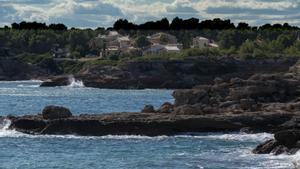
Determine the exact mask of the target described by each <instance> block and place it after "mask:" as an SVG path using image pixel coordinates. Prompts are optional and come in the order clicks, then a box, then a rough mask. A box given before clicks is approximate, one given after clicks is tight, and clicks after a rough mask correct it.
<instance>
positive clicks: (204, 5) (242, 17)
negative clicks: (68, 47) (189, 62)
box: [0, 0, 300, 27]
mask: <svg viewBox="0 0 300 169" xmlns="http://www.w3.org/2000/svg"><path fill="white" fill-rule="evenodd" d="M299 4H300V0H274V1H271V0H153V1H149V0H40V1H36V0H0V14H1V16H0V23H1V24H3V23H8V22H15V21H21V20H29V21H43V22H53V21H60V22H67V23H68V24H69V26H74V25H76V26H77V25H78V24H81V25H82V27H89V26H91V27H93V26H95V25H98V26H101V25H102V26H111V25H112V23H113V22H114V21H115V20H116V19H118V18H126V19H129V20H131V21H133V22H137V23H141V22H144V21H146V20H149V19H160V18H162V17H168V18H169V19H171V18H173V17H175V16H179V17H183V18H188V17H198V18H200V19H211V18H214V17H221V18H227V19H230V18H232V19H233V21H234V22H239V21H247V22H249V23H251V24H257V23H262V22H267V21H269V22H271V23H276V22H280V23H281V22H284V19H286V20H287V21H290V22H291V23H298V21H296V19H298V18H300V14H299V12H298V11H300V10H299V9H300V6H299ZM1 8H3V9H4V8H12V9H13V10H14V11H13V12H12V11H10V12H6V13H5V12H3V11H4V10H3V11H2V12H1ZM211 9H213V10H211ZM224 11H225V12H224ZM293 18H294V19H293ZM76 22H78V23H76Z"/></svg>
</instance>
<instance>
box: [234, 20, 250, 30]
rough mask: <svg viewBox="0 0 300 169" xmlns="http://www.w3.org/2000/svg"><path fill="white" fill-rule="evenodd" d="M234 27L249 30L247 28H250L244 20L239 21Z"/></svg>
mask: <svg viewBox="0 0 300 169" xmlns="http://www.w3.org/2000/svg"><path fill="white" fill-rule="evenodd" d="M236 28H237V29H239V30H249V29H251V27H250V26H249V24H247V23H245V22H240V23H239V24H238V26H237V27H236Z"/></svg>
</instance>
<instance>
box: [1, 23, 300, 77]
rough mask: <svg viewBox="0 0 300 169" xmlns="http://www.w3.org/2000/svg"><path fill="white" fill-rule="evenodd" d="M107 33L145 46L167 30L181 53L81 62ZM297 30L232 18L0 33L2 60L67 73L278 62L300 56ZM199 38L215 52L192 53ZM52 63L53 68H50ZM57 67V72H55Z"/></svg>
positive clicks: (29, 27)
mask: <svg viewBox="0 0 300 169" xmlns="http://www.w3.org/2000/svg"><path fill="white" fill-rule="evenodd" d="M109 30H118V31H119V33H121V34H128V35H129V36H130V37H132V38H133V39H135V42H136V43H138V44H137V46H139V47H141V48H143V47H144V46H147V45H148V42H147V41H146V40H145V37H146V36H148V35H151V34H153V33H156V32H166V33H169V34H171V35H174V36H176V38H177V39H178V42H179V43H182V44H183V50H182V51H181V52H179V53H167V52H166V53H159V54H145V55H143V56H137V55H133V54H124V55H113V56H110V57H107V58H102V59H101V60H97V59H82V58H85V57H86V56H87V55H89V54H95V53H99V50H100V49H99V48H101V46H103V45H101V43H100V42H99V43H97V44H98V45H96V46H95V45H93V43H92V42H94V39H95V37H97V36H98V35H99V34H105V33H107V31H109ZM299 31H300V29H299V28H298V27H294V26H290V25H289V24H283V25H281V24H274V25H271V24H265V25H262V26H260V27H252V26H249V24H247V23H239V24H237V25H235V24H233V23H232V22H231V21H230V20H222V19H213V20H205V21H201V22H200V21H199V19H196V18H191V19H186V20H183V19H180V18H175V19H174V20H173V21H172V22H169V21H168V20H167V19H165V18H164V19H162V20H159V21H150V22H146V23H143V24H140V25H137V24H134V23H131V22H129V21H127V20H124V19H120V20H118V21H116V22H115V24H114V25H113V28H107V29H104V28H97V29H94V30H92V29H76V28H71V29H68V28H67V27H66V26H65V25H63V24H50V25H46V24H44V23H36V22H21V23H13V24H12V25H11V26H10V27H9V26H5V27H3V28H1V29H0V56H2V57H3V56H5V57H16V56H17V57H18V58H21V59H22V60H23V61H25V62H27V63H30V64H34V65H45V63H54V62H55V63H56V64H58V66H57V67H58V68H57V70H56V71H55V72H58V73H59V72H60V73H68V72H72V71H76V70H78V69H80V67H82V66H83V65H95V64H99V65H116V64H119V63H123V62H125V61H128V60H153V59H170V60H172V59H183V58H187V57H193V56H208V57H220V56H234V57H239V58H279V57H291V56H292V57H298V56H300V41H299V36H300V35H299ZM196 36H203V37H207V38H209V39H213V40H215V41H216V43H217V44H219V48H205V49H190V47H191V44H192V39H193V37H196ZM53 48H60V49H67V53H69V54H68V55H67V58H69V59H70V60H66V59H65V60H64V61H57V60H55V59H54V56H53V54H52V51H53ZM50 65H54V64H50ZM55 69H56V68H55Z"/></svg>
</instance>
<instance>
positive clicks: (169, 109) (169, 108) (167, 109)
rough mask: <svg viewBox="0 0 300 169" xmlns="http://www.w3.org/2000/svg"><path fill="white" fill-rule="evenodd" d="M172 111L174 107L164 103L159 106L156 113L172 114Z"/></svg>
mask: <svg viewBox="0 0 300 169" xmlns="http://www.w3.org/2000/svg"><path fill="white" fill-rule="evenodd" d="M173 110H174V105H173V104H171V103H169V102H166V103H164V104H163V105H161V106H160V108H159V110H158V112H160V113H171V112H173Z"/></svg>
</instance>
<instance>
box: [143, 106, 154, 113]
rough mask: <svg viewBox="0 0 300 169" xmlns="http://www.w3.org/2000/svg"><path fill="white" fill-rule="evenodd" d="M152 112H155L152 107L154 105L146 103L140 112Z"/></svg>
mask: <svg viewBox="0 0 300 169" xmlns="http://www.w3.org/2000/svg"><path fill="white" fill-rule="evenodd" d="M154 112H155V109H154V106H152V105H146V106H145V107H144V108H143V110H142V113H154Z"/></svg>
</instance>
